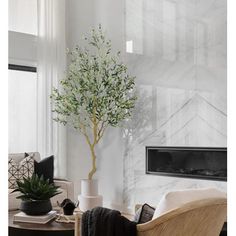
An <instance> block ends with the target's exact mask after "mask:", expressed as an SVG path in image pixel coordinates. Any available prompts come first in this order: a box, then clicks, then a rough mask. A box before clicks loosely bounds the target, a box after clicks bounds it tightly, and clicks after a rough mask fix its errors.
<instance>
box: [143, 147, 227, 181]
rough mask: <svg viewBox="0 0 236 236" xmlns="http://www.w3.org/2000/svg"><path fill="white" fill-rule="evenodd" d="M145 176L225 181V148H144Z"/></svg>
mask: <svg viewBox="0 0 236 236" xmlns="http://www.w3.org/2000/svg"><path fill="white" fill-rule="evenodd" d="M146 174H155V175H165V176H175V177H184V178H198V179H208V180H217V181H226V180H227V148H223V147H222V148H218V147H217V148H215V147H214V148H213V147H154V146H147V147H146Z"/></svg>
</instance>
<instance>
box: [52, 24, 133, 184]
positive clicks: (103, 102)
mask: <svg viewBox="0 0 236 236" xmlns="http://www.w3.org/2000/svg"><path fill="white" fill-rule="evenodd" d="M84 40H85V42H86V45H87V46H85V47H80V46H76V47H75V49H74V50H73V51H71V52H69V57H70V61H71V63H70V65H69V67H68V71H67V75H66V78H65V79H63V80H61V81H60V88H59V89H56V88H54V89H53V92H52V95H51V98H52V100H53V102H54V109H53V111H54V112H55V113H56V117H55V120H56V121H57V122H60V123H62V124H64V125H66V124H70V125H72V126H73V127H74V128H75V129H76V130H79V131H80V132H81V133H82V134H83V135H84V136H85V138H86V141H87V143H88V144H89V146H90V149H91V154H92V159H93V153H92V149H93V151H94V147H95V145H96V144H97V143H98V142H99V141H100V140H101V138H102V137H103V134H104V132H105V130H106V128H107V127H108V126H113V127H116V126H118V125H120V124H121V121H123V120H125V119H128V118H129V117H130V115H131V111H132V108H134V105H135V100H136V96H135V93H134V89H135V77H133V76H130V75H129V74H128V72H127V67H126V65H125V64H124V63H122V62H121V61H120V52H118V53H116V54H114V53H113V52H112V46H111V41H110V40H107V39H106V37H105V34H104V32H103V31H102V29H101V26H99V28H98V29H97V30H95V29H92V31H91V33H90V35H89V36H88V37H86V38H85V39H84ZM88 48H89V49H88ZM94 156H95V153H94ZM94 158H95V157H94ZM95 169H96V166H95ZM95 171H96V170H95ZM95 171H94V172H95ZM93 174H94V173H92V174H90V176H89V178H90V179H91V178H92V175H93Z"/></svg>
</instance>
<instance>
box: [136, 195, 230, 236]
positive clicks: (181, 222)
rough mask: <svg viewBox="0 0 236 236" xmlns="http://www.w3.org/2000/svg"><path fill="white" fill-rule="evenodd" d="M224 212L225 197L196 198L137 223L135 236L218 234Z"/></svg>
mask: <svg viewBox="0 0 236 236" xmlns="http://www.w3.org/2000/svg"><path fill="white" fill-rule="evenodd" d="M226 214H227V201H226V198H211V199H204V200H197V201H193V202H190V203H186V204H185V205H183V206H181V207H180V208H176V209H173V210H171V211H169V212H167V213H165V214H163V215H161V216H160V217H158V218H156V219H153V220H151V221H149V222H147V223H144V224H138V225H137V236H219V234H220V231H221V229H222V227H223V224H224V222H225V221H226Z"/></svg>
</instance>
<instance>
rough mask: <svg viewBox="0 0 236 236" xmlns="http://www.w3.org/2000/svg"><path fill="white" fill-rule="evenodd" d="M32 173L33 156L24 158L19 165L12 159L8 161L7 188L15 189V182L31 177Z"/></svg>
mask: <svg viewBox="0 0 236 236" xmlns="http://www.w3.org/2000/svg"><path fill="white" fill-rule="evenodd" d="M33 173H34V156H27V157H25V158H24V159H23V160H22V161H21V162H20V163H16V162H15V161H14V160H13V159H10V160H9V161H8V188H10V189H15V188H16V187H17V183H16V181H18V180H20V181H21V180H23V177H25V178H28V177H31V176H32V175H33Z"/></svg>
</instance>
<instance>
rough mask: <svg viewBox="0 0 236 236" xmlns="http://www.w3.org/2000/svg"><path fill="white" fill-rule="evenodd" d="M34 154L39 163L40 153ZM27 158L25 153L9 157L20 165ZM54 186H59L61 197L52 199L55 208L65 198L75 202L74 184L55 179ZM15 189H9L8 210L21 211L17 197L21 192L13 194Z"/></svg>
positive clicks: (13, 154)
mask: <svg viewBox="0 0 236 236" xmlns="http://www.w3.org/2000/svg"><path fill="white" fill-rule="evenodd" d="M29 154H33V156H34V160H35V161H37V162H39V161H40V160H41V158H40V154H39V153H38V152H31V153H29ZM24 158H25V153H11V154H9V155H8V160H10V159H12V160H14V161H15V162H16V163H20V162H21V161H22V160H23V159H24ZM54 184H55V185H56V186H59V187H60V188H59V191H60V192H61V193H60V194H59V195H56V196H54V197H52V198H51V203H52V206H53V207H56V206H57V201H58V202H59V203H61V202H62V201H63V200H64V199H65V198H69V199H71V200H74V186H73V183H72V182H70V181H67V180H65V179H54ZM13 190H14V189H12V188H8V209H9V211H11V210H17V209H19V206H20V203H21V200H20V199H17V198H16V197H17V196H18V195H20V193H19V192H13Z"/></svg>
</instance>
